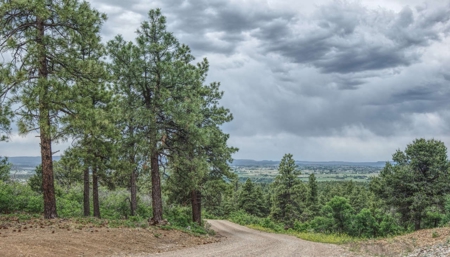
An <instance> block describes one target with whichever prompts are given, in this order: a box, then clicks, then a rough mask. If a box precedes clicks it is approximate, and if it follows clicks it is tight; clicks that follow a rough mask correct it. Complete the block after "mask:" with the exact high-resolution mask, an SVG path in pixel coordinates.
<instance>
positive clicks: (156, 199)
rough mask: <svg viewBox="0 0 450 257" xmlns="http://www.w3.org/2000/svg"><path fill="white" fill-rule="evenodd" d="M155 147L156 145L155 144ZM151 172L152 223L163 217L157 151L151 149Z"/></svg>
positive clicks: (157, 222)
mask: <svg viewBox="0 0 450 257" xmlns="http://www.w3.org/2000/svg"><path fill="white" fill-rule="evenodd" d="M155 148H156V146H155ZM150 162H151V174H152V205H153V206H152V207H153V218H152V220H153V223H154V224H159V223H161V221H162V219H163V213H162V211H163V208H162V199H161V198H162V197H161V178H160V176H159V163H158V152H157V151H156V150H153V152H152V155H151V159H150Z"/></svg>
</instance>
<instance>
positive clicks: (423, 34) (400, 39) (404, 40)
mask: <svg viewBox="0 0 450 257" xmlns="http://www.w3.org/2000/svg"><path fill="white" fill-rule="evenodd" d="M449 7H450V5H447V6H446V8H433V7H429V8H422V9H417V10H416V11H413V10H412V9H411V8H409V7H405V8H404V9H403V10H402V11H401V12H399V13H393V12H390V11H386V10H383V9H380V10H368V9H366V8H365V7H363V6H361V5H359V4H351V3H347V2H340V1H339V2H338V1H336V2H333V3H331V4H329V5H325V6H322V7H320V8H319V9H318V11H317V12H316V13H315V14H313V15H312V17H310V18H309V19H308V20H305V19H299V20H297V21H296V23H295V24H294V25H290V26H289V27H290V29H289V30H278V29H277V26H265V27H263V28H261V29H260V30H259V31H258V32H257V33H255V34H254V35H255V36H256V37H258V38H260V39H262V42H261V48H262V51H263V52H272V51H274V52H277V53H279V54H281V55H283V56H285V57H287V58H289V59H290V60H291V61H293V62H297V63H303V64H308V65H312V66H314V67H316V68H318V69H320V71H321V72H323V73H332V72H336V73H352V72H364V71H368V70H382V69H387V68H395V67H406V66H410V65H411V64H413V63H417V62H418V61H419V60H420V57H421V54H422V51H423V48H424V47H427V46H429V45H430V44H432V43H433V42H435V41H439V40H441V38H442V37H443V36H445V35H446V34H447V33H448V29H449V28H450V23H449V17H450V8H449ZM274 30H275V31H277V33H280V31H282V32H283V34H282V35H278V36H276V37H274V36H273V35H274Z"/></svg>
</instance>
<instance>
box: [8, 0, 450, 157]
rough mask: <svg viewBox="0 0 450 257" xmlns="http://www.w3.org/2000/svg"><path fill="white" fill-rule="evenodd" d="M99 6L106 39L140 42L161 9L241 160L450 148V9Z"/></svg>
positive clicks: (339, 4) (190, 2)
mask: <svg viewBox="0 0 450 257" xmlns="http://www.w3.org/2000/svg"><path fill="white" fill-rule="evenodd" d="M91 2H92V5H93V6H94V7H95V8H98V9H99V10H100V11H102V12H105V13H107V14H108V17H109V19H108V21H107V22H106V23H105V26H104V28H103V30H102V36H103V38H104V39H105V40H108V39H111V38H112V37H114V36H115V35H116V34H122V35H123V36H124V37H125V38H126V39H127V40H133V39H134V37H135V33H134V32H135V31H136V29H137V28H138V27H139V24H140V23H141V22H142V21H143V20H144V19H146V17H147V13H148V11H149V9H151V8H157V7H159V8H161V9H162V12H163V14H164V15H165V16H167V22H168V30H169V31H171V32H173V33H174V35H175V36H176V37H177V38H178V39H179V41H180V42H181V43H185V44H187V45H189V46H190V47H191V49H192V52H193V54H194V55H195V56H196V57H197V58H198V59H200V58H203V57H207V58H208V59H209V62H210V72H209V76H208V81H220V82H221V84H222V86H221V89H222V90H224V91H225V95H224V98H223V100H222V104H223V105H224V106H225V107H227V108H230V109H231V111H232V113H233V115H234V117H235V119H234V121H233V122H231V123H229V124H226V125H225V126H224V127H223V129H224V130H225V131H226V132H227V133H230V135H231V138H230V143H231V145H233V146H237V147H239V148H240V152H239V153H238V154H237V155H236V156H235V157H236V158H255V159H279V158H281V157H282V155H283V153H285V152H292V153H293V154H294V156H295V157H296V158H297V159H308V160H353V161H358V160H372V161H374V160H387V159H390V156H391V154H392V153H393V152H394V151H395V150H396V149H398V148H403V147H404V146H405V145H406V144H407V143H410V142H411V141H412V140H413V139H414V138H417V137H427V138H430V137H434V138H437V139H441V140H444V141H445V142H446V143H447V144H448V143H450V136H448V135H450V102H449V101H448V99H449V98H450V87H449V86H448V85H449V82H450V72H449V71H448V69H447V67H448V66H449V65H450V53H449V52H448V45H449V44H450V37H448V34H449V32H450V20H449V18H450V8H449V7H450V1H449V0H445V1H441V0H429V1H428V3H427V4H419V0H414V1H412V0H408V1H406V0H392V1H387V0H385V1H379V2H378V1H377V4H374V2H373V1H369V0H361V1H359V2H356V3H355V2H346V1H328V0H320V1H317V3H318V4H317V6H316V7H315V8H314V9H312V6H313V4H310V3H308V4H306V5H307V7H305V8H303V3H302V4H297V2H294V1H289V0H279V1H277V2H272V1H257V0H249V1H228V0H211V1H206V0H198V1H194V0H184V1H175V0H167V1H162V0H156V1H142V0H132V1H118V0H114V1H109V0H92V1H91ZM314 3H316V2H314ZM378 3H379V4H378ZM407 4H411V6H407ZM413 4H414V5H413ZM418 4H419V5H418ZM378 5H379V6H378ZM306 9H307V10H306ZM15 140H18V139H15ZM13 141H14V140H13ZM20 142H21V143H20V147H16V148H15V149H19V148H23V145H25V144H28V141H25V140H24V141H20ZM33 142H34V141H33ZM12 143H14V142H12ZM12 148H14V147H11V149H12ZM35 148H36V149H37V147H35ZM30 149H31V148H30ZM33 149H34V148H33ZM2 150H3V148H2V149H0V155H4V154H5V153H4V152H2ZM37 154H38V152H37V153H36V155H37Z"/></svg>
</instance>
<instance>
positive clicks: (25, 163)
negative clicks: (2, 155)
mask: <svg viewBox="0 0 450 257" xmlns="http://www.w3.org/2000/svg"><path fill="white" fill-rule="evenodd" d="M59 159H61V156H53V160H55V161H58V160H59ZM8 162H10V163H12V165H13V169H19V170H34V168H36V166H38V165H39V164H41V157H40V156H15V157H8Z"/></svg>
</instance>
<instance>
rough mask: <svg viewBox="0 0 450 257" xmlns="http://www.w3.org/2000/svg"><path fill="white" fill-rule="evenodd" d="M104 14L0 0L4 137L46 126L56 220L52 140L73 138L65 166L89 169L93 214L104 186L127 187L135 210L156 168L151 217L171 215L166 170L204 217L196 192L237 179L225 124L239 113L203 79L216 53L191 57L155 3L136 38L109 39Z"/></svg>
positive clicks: (47, 202) (0, 125)
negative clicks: (142, 183) (144, 180)
mask: <svg viewBox="0 0 450 257" xmlns="http://www.w3.org/2000/svg"><path fill="white" fill-rule="evenodd" d="M106 19H107V17H106V15H105V14H102V13H100V12H98V11H97V10H95V9H93V8H92V7H91V6H90V5H89V3H87V2H85V1H83V2H80V1H77V0H54V1H44V0H32V1H10V0H2V1H0V53H2V55H4V56H7V58H6V60H7V61H4V62H2V63H0V97H1V98H0V103H1V104H0V115H1V116H0V117H1V118H0V132H1V136H2V137H1V140H3V141H7V139H8V138H7V137H8V135H9V133H10V131H11V122H12V121H13V120H15V121H17V126H18V128H19V132H20V133H21V134H28V133H30V132H37V133H38V135H39V138H40V150H41V157H42V166H41V167H39V168H38V169H37V174H38V177H37V178H36V179H37V180H38V184H39V183H41V184H42V185H41V186H38V187H37V188H38V190H39V191H41V192H42V195H43V199H44V204H43V213H44V217H45V218H47V219H51V218H56V217H58V212H57V203H56V197H55V175H58V174H55V172H54V169H55V166H54V165H55V163H54V162H53V160H52V155H53V154H54V152H53V151H52V146H53V144H54V143H55V142H60V141H65V140H71V141H72V144H71V147H70V148H69V149H67V150H66V151H65V152H64V154H63V157H62V160H61V161H60V162H59V163H58V165H63V166H64V167H63V170H64V169H66V170H67V171H68V172H66V173H67V175H68V176H74V177H75V178H76V179H75V180H77V179H80V177H79V175H81V179H82V182H83V212H84V215H85V216H89V215H91V213H92V211H91V197H92V203H93V204H92V207H93V215H94V216H95V217H101V213H100V207H99V206H100V205H99V186H101V185H102V184H103V185H105V186H109V187H110V188H114V187H126V188H128V189H129V192H130V203H131V204H130V206H131V215H135V214H136V209H137V208H138V206H137V202H138V200H137V195H138V192H137V189H138V185H137V183H138V178H139V177H140V176H142V177H143V176H144V175H147V174H148V175H149V177H150V178H149V181H150V182H151V183H150V185H148V187H149V188H151V200H152V204H151V206H152V217H151V222H152V223H154V224H159V223H161V222H163V220H164V219H163V199H162V197H163V196H162V187H161V184H162V182H161V178H162V176H163V179H164V181H166V180H167V183H172V185H174V186H175V187H176V189H174V190H177V195H178V196H180V197H182V198H183V197H184V198H186V199H190V201H191V204H192V210H193V213H194V216H193V220H194V221H196V222H198V223H200V222H201V216H200V213H201V212H200V207H201V206H200V202H201V193H200V190H201V189H202V188H203V187H204V185H205V184H206V183H209V182H210V181H218V180H226V179H227V178H229V177H230V176H231V172H230V168H229V166H228V163H229V162H230V161H231V154H232V153H233V152H235V151H237V149H236V148H233V147H229V146H228V145H227V140H228V135H227V134H225V133H224V132H223V131H222V130H221V129H220V126H221V125H222V124H224V123H226V122H229V121H231V120H232V115H231V113H230V111H229V110H228V109H226V108H224V107H222V106H221V105H220V103H219V101H220V99H221V97H222V95H223V92H221V91H220V88H219V87H220V85H219V83H216V82H213V83H209V84H207V83H206V82H205V80H206V76H207V72H208V68H209V64H208V61H207V60H206V59H204V60H202V61H201V62H199V63H196V64H194V56H192V54H191V52H190V49H189V47H188V46H186V45H184V44H181V43H180V42H178V40H177V39H176V38H175V37H174V36H173V34H172V33H170V32H168V31H167V28H166V18H165V17H164V16H163V15H162V14H161V11H160V10H159V9H155V10H150V11H149V13H148V20H146V21H144V22H142V23H141V26H140V27H139V28H138V29H137V31H136V38H135V40H134V41H133V42H128V41H126V40H125V39H123V37H122V36H120V35H118V36H116V37H115V38H114V39H113V40H111V41H109V42H107V43H106V44H103V43H102V42H101V37H100V29H101V26H102V24H103V23H104V22H105V21H106ZM4 167H7V165H4ZM59 175H61V174H59ZM36 179H35V180H36ZM31 181H32V182H33V179H32V180H31ZM35 184H36V183H35ZM91 188H92V195H91V190H90V189H91ZM35 189H36V188H35ZM186 199H183V200H186Z"/></svg>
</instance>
